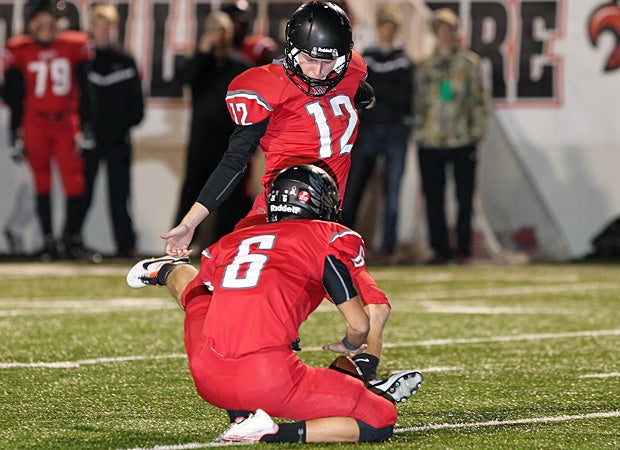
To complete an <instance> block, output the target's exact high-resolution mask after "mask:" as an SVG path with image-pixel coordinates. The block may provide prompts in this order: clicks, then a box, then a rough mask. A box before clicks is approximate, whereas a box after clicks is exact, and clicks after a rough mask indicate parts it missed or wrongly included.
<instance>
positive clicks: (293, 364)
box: [185, 295, 397, 428]
mask: <svg viewBox="0 0 620 450" xmlns="http://www.w3.org/2000/svg"><path fill="white" fill-rule="evenodd" d="M209 303H210V296H209V295H201V296H195V297H194V298H193V299H192V300H191V302H189V303H188V304H187V306H186V309H185V348H186V350H187V356H188V358H189V367H190V372H191V374H192V377H193V378H194V383H195V385H196V390H197V391H198V393H199V394H200V396H201V397H202V398H203V399H204V400H206V401H207V402H209V403H210V404H212V405H214V406H217V407H219V408H223V409H229V410H230V409H232V410H247V411H255V410H256V409H258V408H261V409H263V410H264V411H266V412H267V413H268V414H269V415H271V416H274V417H280V418H285V419H292V420H310V419H316V418H321V417H352V418H354V419H358V420H361V421H363V422H365V423H367V424H368V425H370V426H372V427H375V428H382V427H386V426H391V425H394V424H395V423H396V418H397V413H396V407H395V406H394V405H393V404H392V402H390V401H389V400H386V399H385V398H383V397H380V396H378V395H376V394H373V393H372V392H370V391H369V390H368V389H366V387H365V386H364V383H362V382H361V381H359V380H357V379H355V378H353V377H350V376H348V375H345V374H342V373H340V372H336V371H335V370H331V369H327V368H315V367H310V366H308V365H306V364H304V363H303V362H302V361H301V360H300V359H299V358H298V357H297V356H296V355H295V354H294V353H293V352H292V351H291V350H290V349H289V348H282V349H277V350H273V351H265V352H259V353H255V354H252V355H247V356H243V357H240V358H225V357H222V356H221V355H218V354H217V353H216V352H215V351H214V350H213V349H212V347H211V346H210V345H209V342H207V341H206V340H205V339H204V338H203V334H202V330H203V324H204V320H205V317H206V315H207V313H208V310H209Z"/></svg>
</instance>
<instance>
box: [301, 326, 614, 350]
mask: <svg viewBox="0 0 620 450" xmlns="http://www.w3.org/2000/svg"><path fill="white" fill-rule="evenodd" d="M601 336H620V330H595V331H574V332H566V333H540V334H516V335H514V336H489V337H480V338H459V339H429V340H426V341H415V342H394V343H385V344H383V348H396V347H424V346H435V345H453V344H480V343H484V342H512V341H536V340H540V339H565V338H573V337H601ZM302 345H303V344H302ZM304 350H306V351H312V352H315V351H319V350H322V348H321V347H307V348H304Z"/></svg>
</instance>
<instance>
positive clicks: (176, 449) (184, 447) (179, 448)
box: [130, 411, 620, 450]
mask: <svg viewBox="0 0 620 450" xmlns="http://www.w3.org/2000/svg"><path fill="white" fill-rule="evenodd" d="M613 417H620V411H609V412H600V413H591V414H578V415H574V416H569V415H562V416H550V417H531V418H525V419H514V420H491V421H488V422H469V423H468V422H463V423H431V424H428V425H422V426H418V427H404V428H395V429H394V433H395V434H396V433H410V432H412V431H434V430H449V429H465V428H481V427H501V426H508V425H524V424H531V423H557V422H567V421H570V420H588V419H607V418H613ZM225 445H230V444H225V443H222V442H205V443H197V442H192V443H188V444H177V445H158V446H155V447H136V448H133V449H130V450H190V449H195V448H207V447H222V446H225ZM237 445H238V444H237Z"/></svg>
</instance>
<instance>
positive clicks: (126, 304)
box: [0, 297, 180, 317]
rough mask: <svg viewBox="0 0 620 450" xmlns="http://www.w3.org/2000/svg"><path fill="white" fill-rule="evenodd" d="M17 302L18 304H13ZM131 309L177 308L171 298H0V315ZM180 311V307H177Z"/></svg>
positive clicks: (101, 311) (14, 315) (92, 312)
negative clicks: (8, 299) (25, 299)
mask: <svg viewBox="0 0 620 450" xmlns="http://www.w3.org/2000/svg"><path fill="white" fill-rule="evenodd" d="M16 304H18V305H19V306H15V305H16ZM132 309H139V310H147V309H150V310H154V309H179V307H178V305H177V304H176V302H175V301H174V300H173V299H172V298H159V297H150V298H131V297H126V298H110V299H104V300H86V299H84V300H67V299H52V300H40V299H39V300H28V301H20V302H15V300H11V301H7V300H0V317H16V316H34V315H51V314H68V313H73V314H75V313H85V314H101V313H107V312H115V311H126V310H132ZM179 311H180V309H179Z"/></svg>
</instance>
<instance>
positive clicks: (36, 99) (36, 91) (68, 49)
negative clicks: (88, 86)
mask: <svg viewBox="0 0 620 450" xmlns="http://www.w3.org/2000/svg"><path fill="white" fill-rule="evenodd" d="M91 54H92V51H91V49H90V45H89V43H88V35H87V34H85V33H82V32H78V31H62V32H60V33H58V36H57V38H56V40H55V41H54V42H53V43H52V44H50V45H47V46H42V45H39V44H37V43H36V42H34V40H33V39H32V36H30V35H23V36H17V37H14V38H12V39H10V40H9V41H8V42H7V44H6V49H5V51H4V55H3V57H4V70H5V71H6V70H8V69H10V68H16V69H19V70H20V71H21V72H22V73H23V74H24V81H25V98H24V113H25V114H29V113H32V112H35V111H38V112H42V113H46V114H68V113H74V112H77V108H78V104H79V88H78V87H77V85H76V84H77V83H76V77H75V70H74V69H75V65H76V64H78V63H80V62H83V61H86V60H87V59H89V58H90V57H91Z"/></svg>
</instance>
